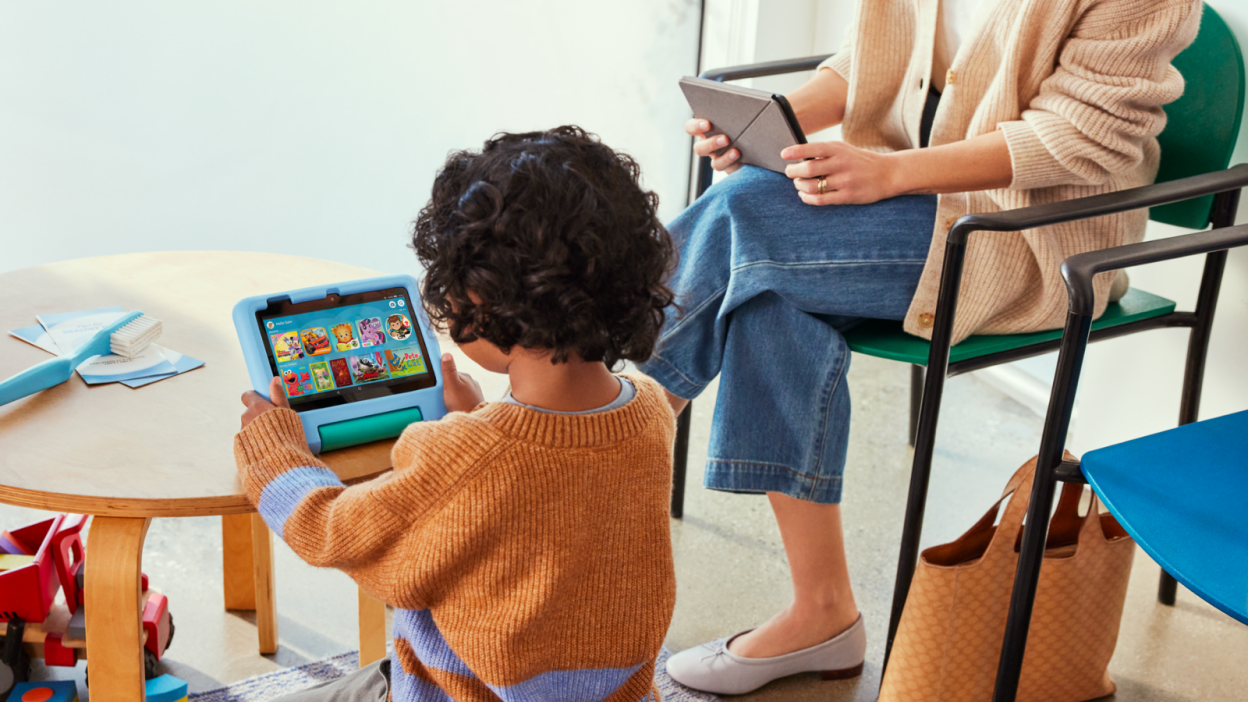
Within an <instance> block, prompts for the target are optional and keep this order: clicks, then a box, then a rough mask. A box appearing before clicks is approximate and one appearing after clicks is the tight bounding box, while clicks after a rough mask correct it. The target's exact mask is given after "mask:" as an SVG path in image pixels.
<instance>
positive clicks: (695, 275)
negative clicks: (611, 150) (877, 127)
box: [639, 166, 936, 504]
mask: <svg viewBox="0 0 1248 702" xmlns="http://www.w3.org/2000/svg"><path fill="white" fill-rule="evenodd" d="M935 219H936V197H935V196H932V195H908V196H903V197H897V198H893V199H891V200H884V201H882V202H877V203H875V204H873V205H844V206H827V207H814V206H811V205H807V204H805V203H803V202H802V201H801V200H800V199H798V196H797V191H796V190H795V189H794V187H793V183H792V181H791V180H789V179H788V178H786V177H785V176H783V175H781V174H778V173H773V172H771V171H767V170H763V169H759V168H753V167H750V166H746V167H744V168H742V169H741V170H740V171H739V172H737V173H735V174H733V175H732V176H729V177H728V178H725V179H724V180H722V181H721V182H719V183H717V184H716V185H715V186H714V187H712V188H710V189H709V190H707V192H706V193H705V194H704V195H703V196H702V197H701V198H699V199H698V201H697V202H695V203H694V204H693V205H692V206H690V207H689V208H688V209H687V210H685V211H684V212H683V213H681V215H680V216H679V217H677V218H676V219H675V220H674V221H672V223H671V224H670V225H669V227H668V229H669V231H670V232H671V233H672V236H673V237H674V238H675V239H676V242H677V245H678V246H679V248H680V256H681V259H680V266H679V267H678V268H677V270H676V273H675V275H674V276H673V278H672V282H671V285H672V289H673V290H674V291H675V292H676V296H677V304H678V305H679V306H680V307H681V312H677V311H676V310H674V309H670V308H669V310H668V315H667V320H666V322H665V324H664V328H663V332H662V335H661V336H660V339H659V342H658V345H657V347H656V349H655V353H654V355H653V357H651V359H650V360H649V361H646V362H645V363H643V364H641V365H640V366H639V368H640V369H641V371H642V372H644V373H646V374H648V375H650V376H651V377H653V378H654V379H656V380H657V381H659V382H660V383H661V384H662V385H663V386H664V387H665V388H667V389H668V391H670V392H671V393H672V394H674V395H677V396H680V397H685V398H690V399H692V398H696V397H697V396H698V394H699V393H701V392H702V390H703V389H704V388H705V387H706V386H707V384H708V383H710V382H711V381H712V380H713V379H714V378H715V376H716V375H719V374H721V373H722V374H723V377H722V378H721V379H720V383H719V394H718V398H717V400H716V403H715V416H714V420H713V424H712V427H711V443H710V447H709V450H708V452H707V456H708V459H707V466H706V478H705V485H706V487H708V488H712V489H715V490H727V491H731V492H746V493H759V492H779V493H783V494H785V495H789V496H791V497H796V498H798V499H802V500H808V501H811V502H819V503H825V504H836V503H839V502H840V499H841V475H842V473H843V471H844V468H845V448H846V445H847V444H848V441H849V388H848V387H846V384H845V373H846V371H847V370H848V369H849V356H850V352H849V347H848V346H847V345H846V342H845V337H844V336H842V332H844V331H846V330H848V329H849V328H850V327H852V326H853V325H854V324H857V323H858V322H859V321H861V320H862V319H867V318H875V319H901V318H902V317H904V316H905V313H906V310H907V308H908V307H909V306H910V299H911V298H912V297H913V296H914V291H915V288H916V287H917V285H918V282H919V274H920V273H921V272H922V271H923V265H924V263H925V262H926V260H927V250H928V246H929V244H930V243H931V237H932V224H933V222H934V221H935Z"/></svg>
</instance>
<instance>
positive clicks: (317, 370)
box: [308, 361, 334, 392]
mask: <svg viewBox="0 0 1248 702" xmlns="http://www.w3.org/2000/svg"><path fill="white" fill-rule="evenodd" d="M308 369H309V370H311V371H312V384H313V385H315V386H316V391H317V392H325V391H326V390H333V389H334V376H333V374H332V373H330V372H329V363H327V362H325V361H321V362H320V363H313V364H312V365H310V366H308Z"/></svg>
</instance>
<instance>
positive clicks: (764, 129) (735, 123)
mask: <svg viewBox="0 0 1248 702" xmlns="http://www.w3.org/2000/svg"><path fill="white" fill-rule="evenodd" d="M680 89H681V91H683V92H684V93H685V99H686V100H688V101H689V106H690V107H692V108H693V116H694V117H696V118H698V119H705V120H707V121H709V122H710V123H711V131H709V132H707V136H708V137H710V136H718V135H720V134H726V135H728V139H729V140H730V141H731V144H730V147H736V148H737V150H738V151H740V152H741V163H748V164H750V165H754V166H759V167H762V168H766V169H768V170H772V171H776V172H779V173H783V172H784V167H785V166H787V165H789V164H790V163H797V162H798V160H793V161H786V160H784V159H782V158H780V152H781V151H783V150H784V149H785V148H786V147H789V146H793V145H794V144H805V143H806V136H805V135H804V134H802V127H801V125H799V124H798V123H797V118H796V117H794V116H793V110H792V108H790V107H789V103H788V101H787V100H785V99H784V96H782V95H773V94H772V93H769V92H767V91H765V90H755V89H754V88H744V87H741V86H739V85H724V84H723V83H720V82H719V81H714V80H706V79H705V78H690V77H685V78H681V79H680Z"/></svg>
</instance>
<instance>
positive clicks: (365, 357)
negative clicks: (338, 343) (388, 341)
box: [347, 351, 390, 383]
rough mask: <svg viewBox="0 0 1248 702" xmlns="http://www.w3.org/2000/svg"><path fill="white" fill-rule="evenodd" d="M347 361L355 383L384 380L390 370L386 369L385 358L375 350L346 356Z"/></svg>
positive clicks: (388, 375)
mask: <svg viewBox="0 0 1248 702" xmlns="http://www.w3.org/2000/svg"><path fill="white" fill-rule="evenodd" d="M347 362H348V363H349V364H350V365H351V375H352V376H353V377H354V378H355V382H357V383H371V382H373V381H374V380H385V379H386V378H389V377H390V371H388V370H386V362H385V360H384V359H383V358H382V357H381V354H380V353H378V352H376V351H374V352H373V353H365V354H361V355H359V356H348V357H347Z"/></svg>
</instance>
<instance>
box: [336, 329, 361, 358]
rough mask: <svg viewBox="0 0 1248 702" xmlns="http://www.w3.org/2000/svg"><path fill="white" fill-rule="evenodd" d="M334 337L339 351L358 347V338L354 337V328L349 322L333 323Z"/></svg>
mask: <svg viewBox="0 0 1248 702" xmlns="http://www.w3.org/2000/svg"><path fill="white" fill-rule="evenodd" d="M334 338H335V339H337V340H338V344H337V348H338V350H339V351H351V350H353V349H358V348H360V340H359V339H357V338H355V329H354V328H352V326H351V325H350V324H347V323H345V322H344V323H342V324H335V325H334Z"/></svg>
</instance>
